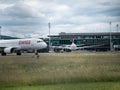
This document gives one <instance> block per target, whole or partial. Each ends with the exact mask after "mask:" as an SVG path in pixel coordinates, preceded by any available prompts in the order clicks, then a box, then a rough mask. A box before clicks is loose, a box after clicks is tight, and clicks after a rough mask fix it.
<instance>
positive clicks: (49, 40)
mask: <svg viewBox="0 0 120 90" xmlns="http://www.w3.org/2000/svg"><path fill="white" fill-rule="evenodd" d="M50 27H51V26H50V22H49V23H48V28H49V51H50Z"/></svg>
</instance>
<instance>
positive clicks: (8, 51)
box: [4, 47, 13, 53]
mask: <svg viewBox="0 0 120 90" xmlns="http://www.w3.org/2000/svg"><path fill="white" fill-rule="evenodd" d="M12 52H13V48H12V47H9V48H5V49H4V53H12Z"/></svg>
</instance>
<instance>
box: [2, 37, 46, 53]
mask: <svg viewBox="0 0 120 90" xmlns="http://www.w3.org/2000/svg"><path fill="white" fill-rule="evenodd" d="M46 47H47V44H46V43H45V42H44V41H43V40H42V39H35V38H30V39H12V40H0V51H1V55H6V54H8V53H13V52H16V54H17V55H21V50H35V53H36V54H37V53H38V52H37V50H39V49H44V48H46Z"/></svg>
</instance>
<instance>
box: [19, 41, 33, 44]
mask: <svg viewBox="0 0 120 90" xmlns="http://www.w3.org/2000/svg"><path fill="white" fill-rule="evenodd" d="M30 42H31V41H30V40H20V41H19V45H21V44H30Z"/></svg>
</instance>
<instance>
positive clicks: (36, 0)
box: [0, 0, 120, 38]
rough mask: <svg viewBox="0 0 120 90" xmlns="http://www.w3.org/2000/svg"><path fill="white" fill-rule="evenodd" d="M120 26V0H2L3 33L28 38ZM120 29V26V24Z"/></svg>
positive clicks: (0, 17)
mask: <svg viewBox="0 0 120 90" xmlns="http://www.w3.org/2000/svg"><path fill="white" fill-rule="evenodd" d="M110 21H111V22H112V31H113V32H115V31H117V27H116V25H117V24H118V25H119V27H120V0H0V26H1V27H2V28H1V29H2V34H4V35H9V36H15V37H21V38H24V37H25V38H28V37H46V36H47V35H48V34H49V33H48V31H49V29H48V22H50V23H51V34H58V33H60V32H67V33H86V32H88V33H89V32H109V30H110V29H109V22H110ZM119 31H120V28H119Z"/></svg>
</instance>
